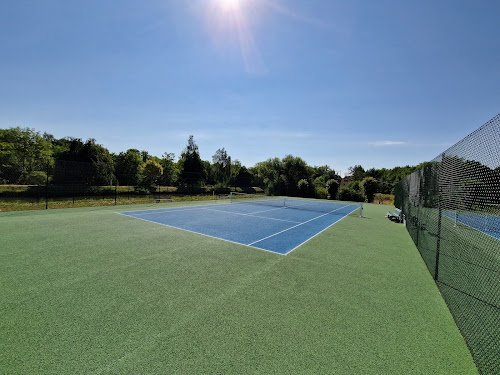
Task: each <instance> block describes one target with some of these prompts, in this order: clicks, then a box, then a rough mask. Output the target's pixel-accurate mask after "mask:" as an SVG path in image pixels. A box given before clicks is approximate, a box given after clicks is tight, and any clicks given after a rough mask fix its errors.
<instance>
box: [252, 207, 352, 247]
mask: <svg viewBox="0 0 500 375" xmlns="http://www.w3.org/2000/svg"><path fill="white" fill-rule="evenodd" d="M347 206H351V205H350V204H346V205H345V206H342V207H339V208H337V209H336V210H333V211H330V212H327V213H326V214H323V215H319V216H316V217H314V218H312V219H310V220H307V221H304V222H303V223H300V224H297V225H294V226H293V227H290V228H288V229H284V230H282V231H281V232H277V233H274V234H271V235H270V236H267V237H264V238H261V239H260V240H258V241H254V242H251V243H249V244H248V245H249V246H251V245H253V244H256V243H257V242H261V241H264V240H267V239H268V238H271V237H274V236H277V235H278V234H281V233H283V232H286V231H289V230H290V229H293V228H297V227H299V226H301V225H304V224H307V223H309V222H311V221H313V220H317V219H319V218H320V217H323V216H326V215H329V214H331V213H332V212H335V211H338V210H340V209H342V208H345V207H347ZM351 212H352V211H351ZM349 213H350V212H349Z"/></svg>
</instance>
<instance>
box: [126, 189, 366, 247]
mask: <svg viewBox="0 0 500 375" xmlns="http://www.w3.org/2000/svg"><path fill="white" fill-rule="evenodd" d="M357 209H360V205H357V204H342V203H327V202H314V201H309V200H300V199H288V198H287V199H286V200H284V199H276V200H266V201H254V202H245V203H228V204H215V205H204V206H194V207H179V208H165V209H153V210H145V211H130V212H121V214H122V215H126V216H130V217H133V218H136V219H141V220H146V221H150V222H153V223H158V224H162V225H166V226H169V227H173V228H177V229H183V230H186V231H190V232H194V233H198V234H203V235H205V236H210V237H215V238H219V239H222V240H226V241H231V242H235V243H238V244H242V245H246V246H251V247H254V248H257V249H261V250H266V251H271V252H274V253H278V254H283V255H286V254H288V253H289V252H291V251H293V250H295V249H296V248H297V247H298V246H300V245H302V244H303V243H304V242H306V241H308V240H309V239H311V238H312V237H314V236H316V235H317V234H318V233H320V232H322V231H323V230H325V229H326V228H328V227H330V226H332V225H333V224H335V223H336V222H338V221H339V220H341V219H343V218H344V217H346V216H347V215H349V214H350V213H352V212H354V211H356V210H357Z"/></svg>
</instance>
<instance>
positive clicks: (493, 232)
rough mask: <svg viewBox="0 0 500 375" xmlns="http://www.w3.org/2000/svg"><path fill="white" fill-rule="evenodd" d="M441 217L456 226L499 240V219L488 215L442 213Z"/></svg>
mask: <svg viewBox="0 0 500 375" xmlns="http://www.w3.org/2000/svg"><path fill="white" fill-rule="evenodd" d="M443 215H445V216H447V217H448V218H450V219H452V220H454V221H455V223H457V224H462V225H466V226H468V227H470V228H472V229H475V230H477V231H479V232H483V233H484V234H487V235H488V236H491V237H493V238H496V239H497V240H500V217H498V216H489V215H476V214H471V213H463V212H444V213H443Z"/></svg>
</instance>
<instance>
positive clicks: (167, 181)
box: [160, 152, 179, 186]
mask: <svg viewBox="0 0 500 375" xmlns="http://www.w3.org/2000/svg"><path fill="white" fill-rule="evenodd" d="M162 156H163V157H162V158H161V160H160V165H161V166H162V168H163V174H162V176H161V178H160V184H162V185H163V186H170V185H172V184H173V183H174V181H175V180H176V179H177V176H178V172H179V171H178V170H177V165H176V163H175V161H174V160H175V154H173V153H167V152H165V153H164V154H163V155H162Z"/></svg>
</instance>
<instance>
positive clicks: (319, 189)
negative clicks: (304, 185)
mask: <svg viewBox="0 0 500 375" xmlns="http://www.w3.org/2000/svg"><path fill="white" fill-rule="evenodd" d="M314 197H315V198H317V199H327V198H328V192H327V190H326V188H325V187H324V186H316V187H315V189H314Z"/></svg>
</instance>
